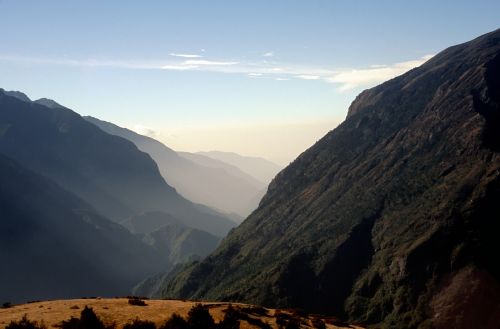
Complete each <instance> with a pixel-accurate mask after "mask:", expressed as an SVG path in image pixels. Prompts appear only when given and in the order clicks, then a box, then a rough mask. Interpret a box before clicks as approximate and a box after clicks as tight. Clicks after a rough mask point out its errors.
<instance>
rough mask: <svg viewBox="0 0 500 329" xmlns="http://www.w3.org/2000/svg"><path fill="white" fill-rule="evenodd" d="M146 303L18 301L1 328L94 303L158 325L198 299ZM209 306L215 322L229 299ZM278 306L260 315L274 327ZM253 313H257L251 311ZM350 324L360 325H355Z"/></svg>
mask: <svg viewBox="0 0 500 329" xmlns="http://www.w3.org/2000/svg"><path fill="white" fill-rule="evenodd" d="M145 302H146V304H147V305H146V306H134V305H130V304H129V303H128V299H127V298H102V299H101V298H95V299H69V300H55V301H46V302H36V303H28V304H21V305H15V306H13V307H11V308H7V309H0V329H3V328H5V327H6V326H7V325H8V324H9V323H10V322H11V321H12V320H19V319H20V318H21V317H22V316H23V315H24V314H26V315H27V316H28V319H30V320H37V321H43V322H44V323H45V324H46V325H47V328H48V329H50V328H53V327H54V325H56V324H58V323H60V322H61V321H63V320H67V319H69V318H70V317H72V316H73V317H79V316H80V312H81V310H82V309H83V308H84V307H85V306H89V307H92V308H93V309H94V311H95V313H96V314H97V315H98V316H99V317H100V318H101V319H102V320H103V321H104V322H105V323H106V324H110V323H113V322H114V323H116V328H117V329H121V328H122V327H123V325H124V324H125V323H127V322H129V321H131V320H133V319H135V318H139V319H142V320H150V321H153V322H155V323H156V325H157V326H159V325H161V324H163V322H164V321H165V320H166V319H168V318H169V317H170V315H172V313H174V312H175V313H178V314H180V315H182V316H184V317H186V316H187V313H188V311H189V310H190V309H191V307H192V306H193V305H194V304H196V302H191V301H180V300H145ZM203 304H204V305H208V306H210V308H209V310H210V314H211V315H212V317H213V318H214V320H215V321H216V322H218V321H220V320H222V318H223V317H224V312H223V310H225V309H226V308H227V306H228V305H229V304H228V303H203ZM232 305H233V306H241V307H245V306H248V305H244V304H237V303H232ZM275 311H276V310H273V309H268V314H269V315H268V316H260V317H259V318H260V319H261V320H262V321H264V322H268V323H269V324H270V325H271V326H272V327H273V328H278V326H277V325H276V318H275V317H274V314H275ZM252 317H254V318H255V317H256V316H255V315H252ZM302 320H303V325H302V327H304V328H309V327H310V326H311V322H310V319H306V318H302ZM327 327H328V329H335V328H342V327H336V326H333V325H327ZM240 328H241V329H255V328H257V327H256V326H253V325H250V324H249V323H248V322H246V321H241V325H240ZM351 328H361V327H356V326H352V327H351Z"/></svg>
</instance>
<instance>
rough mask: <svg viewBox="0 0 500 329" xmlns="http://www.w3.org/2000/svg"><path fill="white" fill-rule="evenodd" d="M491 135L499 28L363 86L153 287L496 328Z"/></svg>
mask: <svg viewBox="0 0 500 329" xmlns="http://www.w3.org/2000/svg"><path fill="white" fill-rule="evenodd" d="M499 131H500V30H496V31H494V32H491V33H489V34H486V35H484V36H482V37H479V38H477V39H475V40H472V41H470V42H468V43H465V44H462V45H458V46H454V47H451V48H448V49H446V50H444V51H443V52H441V53H439V54H438V55H436V56H435V57H434V58H432V59H431V60H429V61H428V62H426V63H425V64H423V65H422V66H421V67H419V68H416V69H413V70H411V71H409V72H407V73H406V74H403V75H402V76H400V77H397V78H394V79H392V80H390V81H387V82H385V83H383V84H381V85H379V86H377V87H375V88H372V89H370V90H367V91H364V92H363V93H361V94H360V95H359V96H358V97H357V98H356V100H355V101H354V102H353V103H352V105H351V106H350V108H349V114H348V116H347V118H346V120H345V121H344V122H343V123H342V124H341V125H339V126H338V127H337V128H336V129H334V130H332V131H331V132H329V133H328V134H327V135H326V136H325V137H324V138H322V139H321V140H320V141H318V142H317V143H316V144H315V145H314V146H312V147H311V148H310V149H308V150H307V151H305V152H304V153H303V154H301V155H300V156H299V157H298V158H297V159H296V160H295V161H294V162H293V163H291V164H290V165H289V166H288V167H287V168H285V169H284V170H283V171H281V172H280V173H279V174H278V176H277V177H276V178H275V179H274V180H273V181H272V183H271V184H270V186H269V188H268V192H267V194H266V195H265V196H264V198H263V200H262V201H261V203H260V205H259V208H258V209H257V210H256V211H254V212H253V213H252V214H251V215H250V216H249V217H248V218H247V219H246V220H245V221H244V222H243V223H242V224H241V225H240V226H239V227H238V228H236V229H235V230H233V231H232V232H231V233H230V234H229V235H228V236H227V237H226V238H225V239H224V240H223V241H222V243H221V245H220V246H219V247H218V248H217V249H216V251H215V252H214V253H212V254H211V255H210V256H208V257H207V258H206V259H205V260H203V261H201V262H197V263H196V262H195V263H192V264H191V265H190V266H188V267H186V268H185V269H184V270H182V271H180V273H178V274H177V275H176V276H174V277H168V278H166V281H165V282H164V284H163V285H160V286H158V287H157V290H158V291H159V292H160V294H161V295H162V296H163V297H167V298H168V297H176V298H192V299H206V300H223V301H243V302H249V303H255V304H262V305H265V306H273V307H296V308H302V309H305V310H308V311H313V312H317V313H328V314H334V315H337V316H341V317H345V318H347V319H349V320H350V321H356V322H362V323H365V324H378V326H382V327H387V328H402V327H404V328H430V327H432V328H450V327H453V328H471V327H482V328H492V329H493V328H496V326H497V324H498V323H500V318H499V314H500V285H499V282H500V265H499V263H498V261H497V256H496V252H497V251H498V250H500V242H499V241H500V240H499V239H498V238H497V237H496V236H497V235H498V232H500V221H499V220H498V218H500V213H499V210H498V207H496V206H495V200H497V199H498V197H500V154H499V153H498V152H499V151H500V147H499V145H500V142H499V141H500V136H499V133H498V132H499ZM457 315H460V316H457Z"/></svg>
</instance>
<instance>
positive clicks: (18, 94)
mask: <svg viewBox="0 0 500 329" xmlns="http://www.w3.org/2000/svg"><path fill="white" fill-rule="evenodd" d="M0 93H4V94H5V95H7V96H11V97H15V98H17V99H19V100H20V101H23V102H28V103H29V102H31V99H30V98H29V97H28V96H26V94H24V93H22V92H20V91H16V90H11V91H7V90H4V89H2V88H0Z"/></svg>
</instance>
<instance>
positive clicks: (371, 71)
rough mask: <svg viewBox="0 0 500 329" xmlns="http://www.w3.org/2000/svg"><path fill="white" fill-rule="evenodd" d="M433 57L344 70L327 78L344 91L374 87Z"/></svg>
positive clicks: (428, 56) (427, 56)
mask: <svg viewBox="0 0 500 329" xmlns="http://www.w3.org/2000/svg"><path fill="white" fill-rule="evenodd" d="M432 56H433V55H426V56H423V57H421V58H419V59H416V60H411V61H406V62H400V63H396V64H393V65H387V66H386V65H372V66H371V67H370V68H366V69H350V70H349V69H347V70H342V71H340V72H338V73H336V74H334V75H332V76H330V77H327V78H326V81H327V82H331V83H334V84H339V85H340V87H339V89H340V90H342V91H345V90H350V89H354V88H357V87H360V86H368V85H374V84H376V83H380V82H382V81H386V80H389V79H392V78H394V77H396V76H398V75H401V74H403V73H405V72H407V71H409V70H411V69H412V68H415V67H417V66H420V65H422V64H423V63H425V62H426V61H427V60H429V59H430V58H432Z"/></svg>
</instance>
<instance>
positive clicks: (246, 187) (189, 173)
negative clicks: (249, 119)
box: [85, 116, 281, 222]
mask: <svg viewBox="0 0 500 329" xmlns="http://www.w3.org/2000/svg"><path fill="white" fill-rule="evenodd" d="M85 119H86V120H87V121H89V122H91V123H93V124H94V125H96V126H98V127H99V128H101V129H102V130H103V131H105V132H107V133H108V134H111V135H116V136H120V137H123V138H125V139H127V140H129V141H131V142H132V143H134V144H135V145H136V146H137V148H138V149H139V150H141V151H143V152H145V153H147V154H149V155H150V156H151V158H152V159H153V160H154V161H155V162H156V163H157V165H158V167H159V170H160V173H161V175H162V176H163V178H164V179H165V180H166V181H167V183H168V184H169V185H171V186H173V187H175V189H176V190H177V191H178V192H179V193H180V194H181V195H183V196H184V197H186V198H187V199H189V200H192V201H194V202H198V203H201V204H204V205H207V206H210V207H212V208H214V209H218V210H220V211H222V212H225V213H228V214H236V215H237V216H233V217H232V218H233V219H235V220H236V221H239V222H241V220H242V219H243V218H244V217H246V216H247V215H249V214H250V212H252V211H253V210H254V209H255V208H257V206H258V204H259V201H260V199H261V197H262V196H263V195H264V193H265V190H266V188H267V184H268V183H269V182H270V181H271V179H272V177H268V178H266V179H265V180H260V178H261V176H260V175H257V177H259V179H257V178H255V177H254V176H251V175H250V174H247V173H245V172H243V171H242V170H241V169H240V168H239V167H238V166H234V165H230V164H228V163H225V162H222V161H218V160H216V159H213V158H211V157H209V156H203V155H199V154H193V153H187V152H179V153H178V152H176V151H174V150H172V149H170V148H169V147H167V146H166V145H164V144H162V143H161V142H159V141H157V140H155V139H153V138H151V137H147V136H143V135H140V134H137V133H135V132H133V131H131V130H129V129H126V128H122V127H119V126H117V125H115V124H113V123H110V122H106V121H102V120H99V119H97V118H93V117H88V116H87V117H85ZM254 163H260V164H261V165H263V166H264V167H265V166H268V167H269V166H271V165H270V163H269V162H267V161H266V160H264V159H261V160H259V161H256V160H255V159H254V158H249V157H240V162H239V165H241V166H243V167H244V168H246V167H248V166H249V165H252V164H254ZM266 168H267V167H266ZM275 169H276V170H275V171H274V175H275V174H276V173H277V172H278V171H279V169H281V168H280V167H279V166H277V165H276V166H275ZM274 175H273V177H274Z"/></svg>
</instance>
